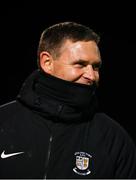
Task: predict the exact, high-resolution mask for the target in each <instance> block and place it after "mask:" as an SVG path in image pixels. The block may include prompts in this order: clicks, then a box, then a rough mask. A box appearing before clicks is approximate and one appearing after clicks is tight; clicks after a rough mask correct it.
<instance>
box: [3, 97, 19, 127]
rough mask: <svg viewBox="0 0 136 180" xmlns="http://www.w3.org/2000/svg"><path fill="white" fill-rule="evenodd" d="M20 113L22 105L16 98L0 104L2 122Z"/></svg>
mask: <svg viewBox="0 0 136 180" xmlns="http://www.w3.org/2000/svg"><path fill="white" fill-rule="evenodd" d="M18 115H19V116H21V106H20V104H19V103H18V102H17V101H16V100H15V101H11V102H8V103H6V104H3V105H1V106H0V124H1V123H3V122H5V121H8V120H11V119H13V117H17V116H18Z"/></svg>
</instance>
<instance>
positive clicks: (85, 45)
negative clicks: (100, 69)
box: [61, 40, 100, 59]
mask: <svg viewBox="0 0 136 180" xmlns="http://www.w3.org/2000/svg"><path fill="white" fill-rule="evenodd" d="M61 54H67V55H70V56H74V57H76V58H82V59H88V58H89V59H90V58H95V59H100V52H99V48H98V46H97V44H96V43H95V42H94V41H87V42H86V41H77V42H72V41H70V40H67V41H66V42H64V44H63V47H62V48H61Z"/></svg>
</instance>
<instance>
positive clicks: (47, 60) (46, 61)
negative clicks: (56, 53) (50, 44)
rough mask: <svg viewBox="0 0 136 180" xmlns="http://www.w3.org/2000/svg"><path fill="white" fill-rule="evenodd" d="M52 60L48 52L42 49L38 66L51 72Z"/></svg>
mask: <svg viewBox="0 0 136 180" xmlns="http://www.w3.org/2000/svg"><path fill="white" fill-rule="evenodd" d="M52 62H53V58H52V56H51V54H50V53H48V52H46V51H43V52H41V54H40V66H41V68H42V70H43V71H45V72H46V73H48V74H52Z"/></svg>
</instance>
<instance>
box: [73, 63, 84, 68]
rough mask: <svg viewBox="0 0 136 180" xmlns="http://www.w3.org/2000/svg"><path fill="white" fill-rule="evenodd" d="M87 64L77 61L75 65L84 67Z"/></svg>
mask: <svg viewBox="0 0 136 180" xmlns="http://www.w3.org/2000/svg"><path fill="white" fill-rule="evenodd" d="M85 66H86V65H85V64H84V63H82V62H79V63H76V64H75V67H77V68H83V67H85Z"/></svg>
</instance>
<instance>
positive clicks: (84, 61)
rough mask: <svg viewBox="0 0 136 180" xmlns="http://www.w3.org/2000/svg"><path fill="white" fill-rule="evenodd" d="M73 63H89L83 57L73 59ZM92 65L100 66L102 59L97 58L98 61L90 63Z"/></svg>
mask: <svg viewBox="0 0 136 180" xmlns="http://www.w3.org/2000/svg"><path fill="white" fill-rule="evenodd" d="M73 63H74V64H76V63H81V64H84V65H87V64H89V63H88V61H86V60H83V59H78V60H76V61H74V62H73ZM92 65H93V66H95V67H96V66H98V67H101V65H102V60H101V59H99V61H98V62H94V63H92Z"/></svg>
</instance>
